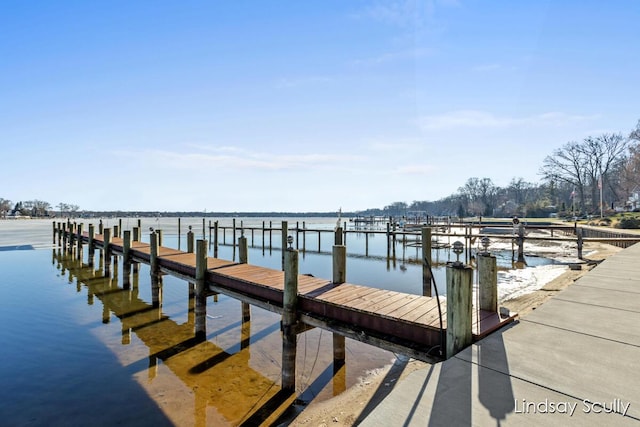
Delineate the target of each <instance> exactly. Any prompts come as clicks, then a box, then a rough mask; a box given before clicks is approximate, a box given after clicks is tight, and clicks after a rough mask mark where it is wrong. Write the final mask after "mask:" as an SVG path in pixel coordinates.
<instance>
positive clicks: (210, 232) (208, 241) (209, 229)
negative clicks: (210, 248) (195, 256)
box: [207, 220, 213, 245]
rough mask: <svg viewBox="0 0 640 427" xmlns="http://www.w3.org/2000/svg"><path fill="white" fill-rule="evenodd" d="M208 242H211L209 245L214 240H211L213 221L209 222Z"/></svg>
mask: <svg viewBox="0 0 640 427" xmlns="http://www.w3.org/2000/svg"><path fill="white" fill-rule="evenodd" d="M207 242H209V245H211V242H213V240H211V220H209V240H208V241H207Z"/></svg>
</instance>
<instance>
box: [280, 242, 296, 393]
mask: <svg viewBox="0 0 640 427" xmlns="http://www.w3.org/2000/svg"><path fill="white" fill-rule="evenodd" d="M283 253H284V254H285V258H284V259H285V268H284V294H283V298H282V308H283V310H282V390H285V391H290V392H295V386H296V344H297V335H296V326H297V322H298V314H297V305H298V251H297V250H295V249H293V248H286V247H285V248H284V251H283Z"/></svg>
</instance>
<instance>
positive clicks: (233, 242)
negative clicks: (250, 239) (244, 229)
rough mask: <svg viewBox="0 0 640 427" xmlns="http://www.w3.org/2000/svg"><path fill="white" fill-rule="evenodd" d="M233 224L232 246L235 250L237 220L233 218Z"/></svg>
mask: <svg viewBox="0 0 640 427" xmlns="http://www.w3.org/2000/svg"><path fill="white" fill-rule="evenodd" d="M231 222H232V232H231V244H232V245H233V247H234V248H235V244H236V219H235V218H233V219H232V220H231Z"/></svg>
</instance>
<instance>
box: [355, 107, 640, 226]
mask: <svg viewBox="0 0 640 427" xmlns="http://www.w3.org/2000/svg"><path fill="white" fill-rule="evenodd" d="M539 174H540V175H541V177H542V179H541V181H540V182H538V183H532V182H527V181H525V180H524V179H523V178H516V177H514V178H513V179H512V180H511V182H510V183H509V185H507V186H506V187H499V186H496V185H495V184H494V183H493V181H492V180H491V178H477V177H472V178H469V179H468V180H467V181H466V183H465V184H464V185H463V186H462V187H460V188H458V191H457V192H456V193H454V194H452V195H450V196H447V197H445V198H442V199H440V200H436V201H418V200H415V201H413V202H412V203H410V204H409V203H406V202H394V203H391V204H390V205H387V206H385V207H384V208H382V209H369V210H367V211H363V212H361V213H360V214H362V215H391V216H411V215H415V214H417V213H424V214H428V215H436V216H442V215H445V216H458V217H461V218H462V217H466V216H487V217H488V216H493V217H507V216H522V217H548V216H549V215H551V214H555V215H558V216H583V215H590V214H591V215H595V214H598V215H599V214H600V209H601V202H602V210H603V211H606V212H608V213H610V212H611V211H614V210H616V208H617V209H618V210H633V209H637V208H638V202H640V200H638V199H637V198H638V193H640V120H639V121H638V123H637V124H636V127H635V129H633V130H632V131H631V132H630V133H629V134H628V135H623V134H622V133H604V134H601V135H598V136H588V137H586V138H584V139H583V140H582V141H570V142H567V143H566V144H564V145H563V146H562V147H560V148H558V149H556V150H554V151H553V153H552V154H550V155H548V156H547V157H545V159H544V161H543V164H542V166H541V167H540V172H539ZM634 194H635V197H636V199H635V202H634V203H629V200H630V197H632V196H633V195H634ZM600 195H602V197H600ZM601 199H602V201H601Z"/></svg>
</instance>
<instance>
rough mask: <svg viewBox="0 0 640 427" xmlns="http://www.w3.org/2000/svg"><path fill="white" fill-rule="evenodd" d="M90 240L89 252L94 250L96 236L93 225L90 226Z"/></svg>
mask: <svg viewBox="0 0 640 427" xmlns="http://www.w3.org/2000/svg"><path fill="white" fill-rule="evenodd" d="M88 234H89V239H88V241H87V243H88V245H89V250H93V237H94V235H95V226H94V225H93V224H89V233H88Z"/></svg>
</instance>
